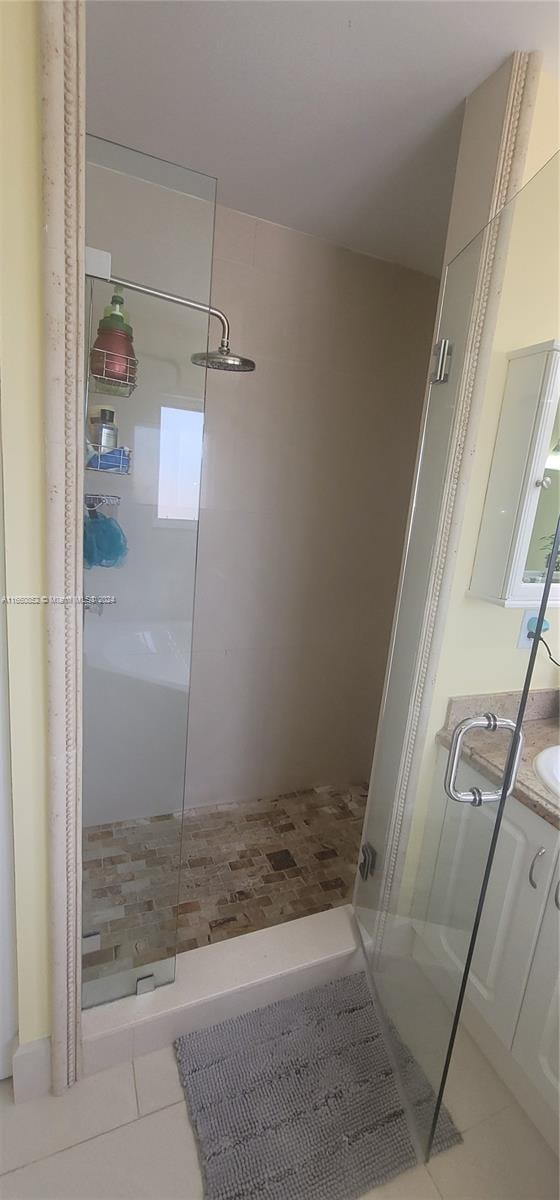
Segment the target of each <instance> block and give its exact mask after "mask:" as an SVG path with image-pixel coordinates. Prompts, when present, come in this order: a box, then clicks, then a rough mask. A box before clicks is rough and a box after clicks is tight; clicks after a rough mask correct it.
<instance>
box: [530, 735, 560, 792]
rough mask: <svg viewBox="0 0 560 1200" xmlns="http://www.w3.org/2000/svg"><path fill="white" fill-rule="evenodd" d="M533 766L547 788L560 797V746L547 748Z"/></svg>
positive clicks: (538, 755) (534, 760) (534, 761)
mask: <svg viewBox="0 0 560 1200" xmlns="http://www.w3.org/2000/svg"><path fill="white" fill-rule="evenodd" d="M533 766H534V768H535V771H536V772H537V775H538V777H539V779H542V781H543V783H545V784H546V786H547V788H550V790H551V792H554V795H555V796H560V746H547V748H546V750H541V752H540V754H537V757H536V758H535V759H533Z"/></svg>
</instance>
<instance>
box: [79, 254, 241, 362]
mask: <svg viewBox="0 0 560 1200" xmlns="http://www.w3.org/2000/svg"><path fill="white" fill-rule="evenodd" d="M88 275H89V278H90V279H99V280H100V281H101V282H102V283H113V284H115V286H116V287H123V288H128V289H129V291H131V292H140V293H141V294H142V295H144V296H154V297H155V299H156V300H169V301H171V303H172V304H181V305H182V306H183V308H192V309H193V310H194V311H195V312H204V313H208V315H209V316H210V317H215V318H216V320H217V321H219V322H220V324H221V326H222V340H221V348H222V349H223V350H229V321H228V319H227V317H226V314H225V313H223V312H222V311H221V309H219V308H213V307H212V305H211V304H201V303H200V301H199V300H188V299H187V297H186V296H175V295H173V293H172V292H160V291H158V289H157V288H151V287H145V285H144V284H143V283H133V281H132V280H131V279H118V278H117V276H116V275H111V276H110V277H109V278H107V277H106V276H103V275H92V274H91V273H90V272H88Z"/></svg>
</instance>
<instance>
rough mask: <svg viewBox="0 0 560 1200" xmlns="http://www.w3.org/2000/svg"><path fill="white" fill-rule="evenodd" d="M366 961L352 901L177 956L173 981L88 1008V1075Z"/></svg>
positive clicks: (84, 1068)
mask: <svg viewBox="0 0 560 1200" xmlns="http://www.w3.org/2000/svg"><path fill="white" fill-rule="evenodd" d="M363 966H364V960H363V956H362V951H361V949H359V948H358V941H357V936H356V932H355V927H354V920H353V916H352V909H351V908H350V906H349V905H344V906H343V907H340V908H334V909H331V910H329V911H327V912H324V913H316V914H315V915H314V916H311V917H301V918H300V919H298V920H296V921H290V922H288V924H286V925H276V926H273V927H272V928H270V929H260V930H257V932H255V933H247V934H242V935H241V936H240V937H236V938H232V939H231V940H230V941H225V942H219V943H217V944H216V945H213V946H203V947H201V948H200V949H198V950H189V951H187V952H186V953H184V954H179V955H178V957H177V973H176V979H175V982H174V983H170V984H168V985H166V986H165V987H160V988H157V989H156V990H155V991H153V992H148V993H147V994H145V995H143V996H127V997H126V998H125V999H123V1000H115V1001H113V1003H110V1004H104V1005H100V1006H99V1007H98V1008H89V1009H87V1011H86V1012H84V1013H83V1014H82V1064H81V1065H82V1074H83V1075H92V1074H94V1073H95V1072H96V1071H102V1070H104V1069H105V1068H106V1067H108V1066H114V1065H115V1064H116V1063H118V1062H126V1061H128V1060H130V1059H132V1058H134V1057H137V1056H138V1055H140V1054H147V1053H149V1052H150V1051H151V1050H159V1049H161V1048H162V1047H164V1046H169V1045H171V1043H172V1042H173V1041H174V1039H175V1038H177V1037H179V1036H180V1035H181V1034H183V1033H189V1032H191V1031H192V1030H194V1029H203V1028H205V1026H208V1025H213V1024H215V1023H216V1022H218V1021H223V1020H225V1019H226V1018H227V1017H235V1016H238V1015H239V1014H240V1013H243V1012H249V1011H250V1010H251V1009H253V1008H260V1007H262V1006H263V1005H265V1004H271V1003H273V1002H274V1001H276V1000H281V999H283V998H284V997H285V996H290V995H295V993H296V992H298V991H304V990H305V989H306V988H309V987H315V986H316V985H317V984H321V983H326V982H327V981H328V980H330V979H335V978H339V977H340V976H341V975H345V974H351V973H352V972H353V971H357V970H362V969H363Z"/></svg>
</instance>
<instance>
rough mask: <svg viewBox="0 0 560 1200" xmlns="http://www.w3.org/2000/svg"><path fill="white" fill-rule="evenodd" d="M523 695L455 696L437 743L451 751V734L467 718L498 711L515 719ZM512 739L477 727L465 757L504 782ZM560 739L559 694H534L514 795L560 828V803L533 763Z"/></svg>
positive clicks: (466, 743)
mask: <svg viewBox="0 0 560 1200" xmlns="http://www.w3.org/2000/svg"><path fill="white" fill-rule="evenodd" d="M519 699H520V693H519V692H501V693H495V694H493V695H486V696H483V695H482V696H480V695H479V696H456V697H454V698H453V699H451V700H450V701H449V705H448V709H447V717H446V721H445V725H444V727H443V729H441V730H440V732H439V733H438V735H437V740H438V742H439V743H440V744H441V745H443V746H447V747H449V745H450V743H451V734H452V732H453V730H454V728H455V726H456V725H457V724H458V722H459V721H462V720H463V718H464V717H467V716H475V715H479V714H482V713H485V712H494V713H496V714H497V715H498V716H500V717H509V718H510V719H511V720H515V717H516V715H517V709H518V705H519ZM510 741H511V735H510V734H509V733H508V732H507V730H498V731H497V732H496V733H489V732H487V731H486V730H483V729H475V730H473V732H472V733H471V734H467V736H466V737H465V738H464V740H463V751H462V755H461V757H462V758H463V759H464V760H466V761H470V762H472V763H473V765H474V766H475V767H477V768H478V769H479V770H480V771H482V773H483V774H484V775H486V776H487V777H488V778H489V779H491V780H492V781H493V782H495V783H498V784H499V783H500V782H501V780H502V777H503V770H504V766H505V762H506V757H507V753H508V750H509V746H510ZM559 741H560V729H559V694H558V692H556V691H536V692H532V693H531V695H530V697H529V701H528V704H527V710H526V716H525V721H524V723H523V750H522V754H521V761H520V763H519V769H518V772H517V779H516V781H515V786H514V789H513V792H512V795H513V796H514V797H515V799H516V800H519V802H520V803H521V804H526V805H527V807H528V808H531V809H532V810H533V812H535V813H537V815H538V816H540V817H543V819H544V820H545V821H548V822H549V823H550V824H551V825H554V826H555V827H556V828H557V829H560V799H559V798H558V797H557V796H555V795H554V792H551V791H550V789H549V788H547V787H546V785H545V784H544V783H543V782H542V780H541V779H540V778H539V776H538V775H537V773H536V771H535V770H534V767H533V760H534V759H535V758H536V756H537V754H539V753H540V751H541V750H545V749H546V747H547V746H555V745H557V744H558V742H559Z"/></svg>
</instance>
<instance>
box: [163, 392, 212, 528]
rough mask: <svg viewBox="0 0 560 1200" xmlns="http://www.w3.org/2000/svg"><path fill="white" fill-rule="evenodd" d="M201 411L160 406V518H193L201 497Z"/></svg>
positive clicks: (188, 519)
mask: <svg viewBox="0 0 560 1200" xmlns="http://www.w3.org/2000/svg"><path fill="white" fill-rule="evenodd" d="M202 427H203V414H202V413H201V412H195V411H193V410H192V409H188V408H187V409H185V408H162V410H161V430H160V442H159V482H158V504H157V514H158V518H159V519H160V520H162V519H165V520H172V521H196V520H197V518H198V504H199V496H200V464H201V461H202Z"/></svg>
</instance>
